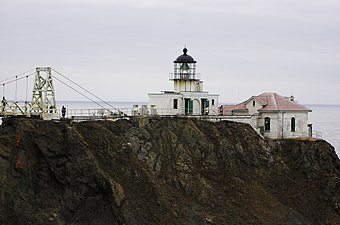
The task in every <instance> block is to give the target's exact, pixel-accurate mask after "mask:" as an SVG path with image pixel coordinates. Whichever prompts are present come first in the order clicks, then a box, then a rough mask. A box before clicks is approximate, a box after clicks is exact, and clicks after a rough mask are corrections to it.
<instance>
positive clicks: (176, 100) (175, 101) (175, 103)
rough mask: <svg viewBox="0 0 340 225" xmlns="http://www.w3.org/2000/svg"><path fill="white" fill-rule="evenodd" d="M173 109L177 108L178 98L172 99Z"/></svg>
mask: <svg viewBox="0 0 340 225" xmlns="http://www.w3.org/2000/svg"><path fill="white" fill-rule="evenodd" d="M174 109H178V99H174Z"/></svg>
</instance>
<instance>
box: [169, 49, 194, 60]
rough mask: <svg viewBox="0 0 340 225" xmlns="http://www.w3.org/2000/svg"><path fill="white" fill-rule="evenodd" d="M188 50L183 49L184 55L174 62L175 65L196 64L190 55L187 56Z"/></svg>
mask: <svg viewBox="0 0 340 225" xmlns="http://www.w3.org/2000/svg"><path fill="white" fill-rule="evenodd" d="M187 52H188V49H187V48H184V49H183V55H180V56H178V57H177V59H176V60H175V61H174V63H196V61H195V60H194V58H192V57H191V56H190V55H188V54H187Z"/></svg>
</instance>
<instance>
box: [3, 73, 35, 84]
mask: <svg viewBox="0 0 340 225" xmlns="http://www.w3.org/2000/svg"><path fill="white" fill-rule="evenodd" d="M34 74H35V73H31V74H28V75H26V76H32V75H34ZM14 78H15V77H14ZM24 78H25V76H23V77H20V78H16V79H14V80H10V79H6V80H10V81H7V82H4V83H1V84H2V85H5V84H10V83H13V82H16V81H19V80H22V79H24ZM11 79H13V78H11Z"/></svg>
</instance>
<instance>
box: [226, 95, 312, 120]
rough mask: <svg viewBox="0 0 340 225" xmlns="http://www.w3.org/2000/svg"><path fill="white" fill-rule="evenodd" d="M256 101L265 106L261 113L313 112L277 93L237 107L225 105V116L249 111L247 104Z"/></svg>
mask: <svg viewBox="0 0 340 225" xmlns="http://www.w3.org/2000/svg"><path fill="white" fill-rule="evenodd" d="M254 99H255V100H256V101H258V102H260V104H261V105H262V106H263V107H262V108H261V109H259V111H260V112H268V111H307V112H311V111H312V110H311V109H308V108H306V107H305V106H303V105H300V104H298V103H296V102H294V101H291V100H289V98H287V97H283V96H281V95H278V94H276V93H263V94H261V95H258V96H253V97H251V98H249V99H248V100H247V101H245V102H242V103H239V104H237V105H224V106H223V108H222V109H223V114H224V115H230V114H232V112H233V111H242V110H247V108H246V104H247V103H248V102H250V101H252V100H254Z"/></svg>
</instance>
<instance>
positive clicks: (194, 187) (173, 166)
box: [0, 118, 340, 225]
mask: <svg viewBox="0 0 340 225" xmlns="http://www.w3.org/2000/svg"><path fill="white" fill-rule="evenodd" d="M0 224H3V225H6V224H55V225H59V224H74V225H78V224H79V225H80V224H113V225H115V224H117V225H120V224H124V225H142V224H145V225H147V224H148V225H149V224H160V225H161V224H179V225H181V224H183V225H184V224H193V225H204V224H216V225H218V224H292V225H293V224H294V225H295V224H306V225H307V224H308V225H309V224H311V225H312V224H313V225H314V224H328V225H331V224H334V225H335V224H340V161H339V158H338V157H337V155H336V153H335V151H334V148H333V147H332V146H331V145H329V144H328V143H327V142H325V141H322V140H312V141H311V140H277V141H269V142H267V141H265V140H263V139H262V138H261V137H260V136H259V135H257V133H256V132H255V131H254V130H253V129H252V128H251V127H250V126H249V125H246V124H241V123H233V122H227V121H224V122H217V123H212V122H206V121H199V120H193V119H181V118H163V119H154V120H150V123H149V124H147V125H145V126H143V127H139V126H137V125H136V124H134V123H133V122H131V121H127V120H120V121H117V122H110V121H100V122H94V121H92V122H82V123H71V122H70V121H67V120H65V121H59V122H52V121H42V120H39V119H27V118H7V119H5V121H4V122H3V124H2V126H1V127H0Z"/></svg>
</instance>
